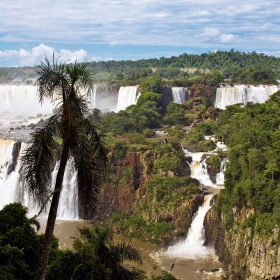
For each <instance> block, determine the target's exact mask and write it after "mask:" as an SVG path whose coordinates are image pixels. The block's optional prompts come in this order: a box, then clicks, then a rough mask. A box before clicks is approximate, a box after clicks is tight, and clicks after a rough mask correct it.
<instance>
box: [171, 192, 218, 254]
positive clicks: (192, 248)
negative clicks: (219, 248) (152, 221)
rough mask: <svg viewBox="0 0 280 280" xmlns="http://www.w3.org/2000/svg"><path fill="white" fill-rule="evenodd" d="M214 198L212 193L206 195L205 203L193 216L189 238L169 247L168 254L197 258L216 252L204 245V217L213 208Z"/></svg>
mask: <svg viewBox="0 0 280 280" xmlns="http://www.w3.org/2000/svg"><path fill="white" fill-rule="evenodd" d="M212 198H213V195H212V194H211V195H206V196H205V197H204V203H203V204H202V205H201V206H200V207H199V209H198V211H197V213H196V214H195V216H194V217H193V221H192V224H191V227H190V229H189V231H188V235H187V238H186V239H185V241H183V242H179V243H177V244H176V245H174V246H170V247H168V250H167V251H166V254H167V255H168V256H169V257H178V258H186V259H196V258H201V257H206V256H208V255H213V254H214V249H213V248H211V247H206V246H204V243H205V234H204V227H203V221H204V217H205V215H206V213H207V211H208V210H209V209H210V208H211V199H212Z"/></svg>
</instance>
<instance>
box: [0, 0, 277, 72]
mask: <svg viewBox="0 0 280 280" xmlns="http://www.w3.org/2000/svg"><path fill="white" fill-rule="evenodd" d="M279 14H280V5H279V0H266V1H263V0H247V1H244V0H235V1H233V0H200V1H198V0H172V1H170V0H156V1H155V0H141V1H139V0H137V1H135V0H107V1H105V0H103V1H102V0H79V1H77V0H75V1H74V0H67V1H66V0H64V1H63V0H29V1H26V0H13V1H11V0H1V12H0V15H1V16H0V67H11V66H34V65H36V64H38V63H39V62H40V60H42V59H44V55H47V56H48V57H51V56H52V53H53V52H54V53H55V55H56V56H60V59H61V60H66V59H72V60H75V59H77V60H78V61H83V60H85V59H86V58H87V60H88V61H100V60H112V59H113V60H138V59H142V58H154V57H157V58H159V57H161V56H164V57H170V56H173V55H175V56H177V55H180V54H181V53H184V52H186V53H189V54H192V53H193V54H200V53H203V52H208V51H211V52H214V51H216V50H230V49H232V48H233V49H235V50H239V51H245V52H252V51H256V52H263V53H265V54H268V55H274V56H280V17H279Z"/></svg>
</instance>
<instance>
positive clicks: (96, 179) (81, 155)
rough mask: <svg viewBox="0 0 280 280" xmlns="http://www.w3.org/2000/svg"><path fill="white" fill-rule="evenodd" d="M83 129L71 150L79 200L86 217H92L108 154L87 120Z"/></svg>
mask: <svg viewBox="0 0 280 280" xmlns="http://www.w3.org/2000/svg"><path fill="white" fill-rule="evenodd" d="M81 127H82V130H83V133H80V134H78V135H76V136H77V138H76V139H72V140H73V141H72V144H73V145H72V146H71V148H70V150H71V155H72V156H73V158H74V165H75V168H76V170H77V185H78V195H79V200H80V201H81V202H82V205H83V206H84V207H83V209H84V215H85V217H90V215H92V213H93V212H94V210H95V207H96V203H97V197H98V194H99V188H100V186H101V183H102V180H103V178H104V175H105V169H106V162H107V153H106V149H105V145H104V143H103V141H102V139H101V137H100V135H99V134H98V132H97V131H96V129H95V127H94V126H93V125H92V124H91V123H90V122H89V121H88V120H87V119H83V120H82V121H81V122H80V130H81Z"/></svg>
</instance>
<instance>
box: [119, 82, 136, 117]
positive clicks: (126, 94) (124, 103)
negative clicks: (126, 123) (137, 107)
mask: <svg viewBox="0 0 280 280" xmlns="http://www.w3.org/2000/svg"><path fill="white" fill-rule="evenodd" d="M139 96H140V92H139V86H127V87H120V89H119V93H118V104H117V109H116V111H117V112H118V111H120V110H125V108H126V107H128V106H130V105H134V104H136V102H137V99H138V98H139Z"/></svg>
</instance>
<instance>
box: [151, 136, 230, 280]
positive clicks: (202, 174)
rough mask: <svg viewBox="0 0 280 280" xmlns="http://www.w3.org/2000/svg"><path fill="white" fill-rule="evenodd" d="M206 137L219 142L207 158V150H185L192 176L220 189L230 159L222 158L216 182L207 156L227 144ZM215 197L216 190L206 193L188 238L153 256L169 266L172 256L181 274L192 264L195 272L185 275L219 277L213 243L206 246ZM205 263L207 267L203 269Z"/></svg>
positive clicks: (207, 185)
mask: <svg viewBox="0 0 280 280" xmlns="http://www.w3.org/2000/svg"><path fill="white" fill-rule="evenodd" d="M205 138H206V139H207V140H213V141H214V142H215V143H216V145H217V146H216V149H215V150H213V151H211V152H208V153H207V155H206V157H205V158H204V159H203V160H202V156H203V155H205V153H202V152H201V153H191V152H189V151H187V150H184V149H183V151H184V153H185V155H186V157H188V158H192V161H191V162H188V163H189V166H190V169H191V177H192V178H196V179H197V180H198V181H199V182H200V185H201V186H205V187H211V189H215V188H216V189H219V188H221V187H223V184H224V177H223V172H224V169H225V164H226V162H227V159H226V158H224V159H223V160H222V162H221V167H220V173H218V174H217V177H216V183H214V182H212V181H211V179H210V177H209V175H208V172H207V164H206V159H207V157H208V156H210V155H211V154H217V153H218V152H219V151H226V150H227V147H226V145H225V144H224V143H222V142H217V141H216V139H215V138H214V137H213V136H205ZM212 198H213V194H208V195H205V196H204V202H203V204H202V205H201V206H200V207H199V208H198V211H197V212H196V214H195V215H194V217H193V220H192V223H191V226H190V228H189V231H188V234H187V237H186V239H185V240H184V241H181V242H178V243H176V244H174V245H173V246H169V247H168V249H167V250H164V249H163V250H160V251H157V252H154V253H153V254H151V257H152V258H153V259H155V260H156V261H157V262H158V263H159V264H160V265H161V266H162V267H163V268H164V269H168V266H167V265H168V264H169V265H170V261H171V260H172V262H173V264H175V267H179V268H177V270H176V274H177V275H178V274H179V275H180V278H181V277H182V274H183V273H182V272H181V271H180V269H181V270H182V267H185V266H188V267H190V268H189V273H192V274H191V276H188V277H189V278H181V279H210V277H213V278H214V279H217V277H220V276H221V272H222V269H217V270H215V271H217V273H216V274H215V275H213V273H212V272H211V268H213V265H219V266H220V265H221V264H220V263H218V262H217V260H216V256H215V251H214V248H213V247H212V246H204V243H205V235H204V226H203V221H204V217H205V215H206V213H207V211H208V210H209V209H210V208H211V206H212ZM209 266H210V273H209V270H208V272H207V271H205V269H206V267H209ZM201 267H202V268H203V269H201ZM190 270H192V271H190ZM200 273H203V274H204V276H203V278H202V276H201V275H198V274H200ZM183 275H184V276H183V277H185V276H186V274H185V273H184V274H183ZM205 275H207V276H205ZM205 277H206V278H205ZM208 277H209V278H208ZM213 278H211V279H213Z"/></svg>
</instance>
